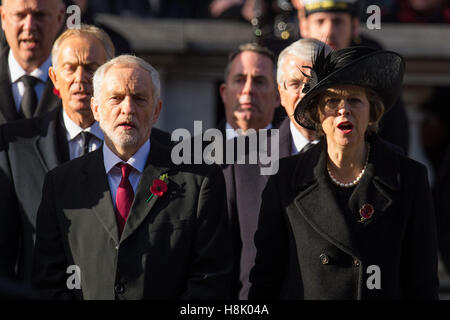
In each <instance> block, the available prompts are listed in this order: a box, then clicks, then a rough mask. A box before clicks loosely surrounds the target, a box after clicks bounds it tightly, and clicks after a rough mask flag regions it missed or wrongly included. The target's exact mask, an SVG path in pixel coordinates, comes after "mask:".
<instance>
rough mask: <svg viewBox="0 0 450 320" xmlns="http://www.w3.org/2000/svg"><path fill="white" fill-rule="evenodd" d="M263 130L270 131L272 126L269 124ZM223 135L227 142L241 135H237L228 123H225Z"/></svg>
mask: <svg viewBox="0 0 450 320" xmlns="http://www.w3.org/2000/svg"><path fill="white" fill-rule="evenodd" d="M264 129H266V130H269V129H272V124H271V123H269V124H268V125H267V127H265V128H264ZM225 135H226V137H227V140H230V139H234V138H237V137H239V136H241V134H239V133H238V132H237V130H235V129H234V128H233V127H232V126H231V125H230V124H229V123H228V122H226V123H225Z"/></svg>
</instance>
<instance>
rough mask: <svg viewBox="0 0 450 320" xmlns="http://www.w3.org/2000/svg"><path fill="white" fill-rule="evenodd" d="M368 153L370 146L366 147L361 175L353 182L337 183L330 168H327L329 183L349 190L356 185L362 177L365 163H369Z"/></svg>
mask: <svg viewBox="0 0 450 320" xmlns="http://www.w3.org/2000/svg"><path fill="white" fill-rule="evenodd" d="M369 152H370V144H368V145H367V156H366V163H365V164H364V168H363V169H362V171H361V173H360V174H359V175H358V176H357V177H356V179H355V180H353V181H352V182H349V183H343V182H340V181H338V180H337V179H336V178H335V177H333V175H332V174H331V171H330V168H328V166H327V171H328V175H329V176H330V179H331V181H333V183H334V184H335V185H338V186H339V187H342V188H351V187H353V186H355V185H357V184H358V182H359V180H361V178H362V176H363V175H364V172H365V171H366V167H367V163H368V162H369Z"/></svg>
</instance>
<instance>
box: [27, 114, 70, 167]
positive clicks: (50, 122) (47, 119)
mask: <svg viewBox="0 0 450 320" xmlns="http://www.w3.org/2000/svg"><path fill="white" fill-rule="evenodd" d="M60 114H61V110H60V109H58V110H54V111H53V112H50V113H48V114H46V115H45V116H43V117H41V118H37V119H36V120H35V124H36V126H37V127H38V130H39V133H40V134H39V135H38V136H37V137H36V139H35V141H34V147H35V150H36V153H37V155H38V157H39V158H40V160H41V163H42V165H43V166H44V168H45V170H46V171H49V170H51V169H53V168H55V167H56V166H58V165H60V164H61V163H63V162H65V161H67V160H68V159H65V158H63V157H62V154H64V151H65V149H68V144H67V139H66V136H65V131H64V130H63V129H64V128H60V126H61V124H60ZM64 141H65V144H64ZM67 152H68V151H67Z"/></svg>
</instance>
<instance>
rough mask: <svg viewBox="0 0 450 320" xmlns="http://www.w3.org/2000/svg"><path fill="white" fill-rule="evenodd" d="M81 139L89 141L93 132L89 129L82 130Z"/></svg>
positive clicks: (85, 141)
mask: <svg viewBox="0 0 450 320" xmlns="http://www.w3.org/2000/svg"><path fill="white" fill-rule="evenodd" d="M80 136H81V139H83V142H84V143H89V140H91V138H92V133H90V132H88V131H81V132H80Z"/></svg>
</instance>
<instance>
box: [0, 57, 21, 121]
mask: <svg viewBox="0 0 450 320" xmlns="http://www.w3.org/2000/svg"><path fill="white" fill-rule="evenodd" d="M8 52H9V49H8V48H6V49H5V50H3V51H2V53H1V56H0V113H1V118H0V123H6V122H11V121H14V120H17V119H19V113H18V112H17V109H16V104H15V102H14V98H13V93H12V88H11V77H10V75H9V67H8ZM2 118H3V119H2Z"/></svg>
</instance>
